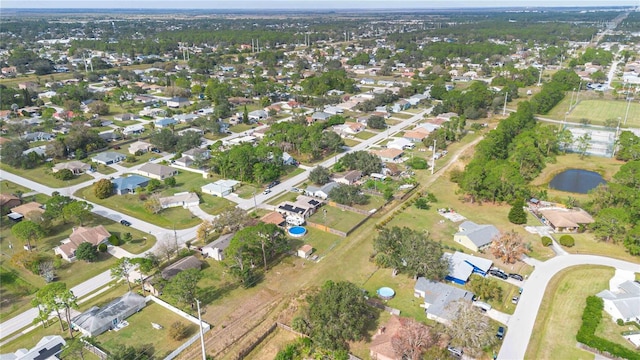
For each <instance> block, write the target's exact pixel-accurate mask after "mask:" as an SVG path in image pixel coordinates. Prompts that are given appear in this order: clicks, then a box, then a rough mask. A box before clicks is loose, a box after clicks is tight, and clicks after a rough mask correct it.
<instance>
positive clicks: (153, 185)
mask: <svg viewBox="0 0 640 360" xmlns="http://www.w3.org/2000/svg"><path fill="white" fill-rule="evenodd" d="M161 186H162V183H161V182H160V180H158V179H151V180H149V184H148V185H147V191H148V192H154V191H155V190H156V189H159V188H160V187H161Z"/></svg>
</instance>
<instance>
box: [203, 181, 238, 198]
mask: <svg viewBox="0 0 640 360" xmlns="http://www.w3.org/2000/svg"><path fill="white" fill-rule="evenodd" d="M238 184H240V182H239V181H237V180H222V179H221V180H217V181H216V182H213V183H210V184H207V185H204V186H202V187H201V188H200V189H201V190H202V192H203V193H205V194H209V195H213V196H219V197H225V196H227V195H229V194H231V193H232V192H233V190H234V188H235V186H236V185H238Z"/></svg>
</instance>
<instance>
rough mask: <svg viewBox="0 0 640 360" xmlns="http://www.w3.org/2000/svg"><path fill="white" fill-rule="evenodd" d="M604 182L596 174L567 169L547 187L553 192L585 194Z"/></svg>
mask: <svg viewBox="0 0 640 360" xmlns="http://www.w3.org/2000/svg"><path fill="white" fill-rule="evenodd" d="M605 183H606V181H604V179H603V178H602V176H600V174H598V173H597V172H593V171H588V170H581V169H569V170H565V171H563V172H561V173H560V174H558V175H556V176H555V177H554V178H553V180H551V182H550V183H549V187H550V188H552V189H555V190H560V191H567V192H572V193H578V194H586V193H588V192H589V191H590V190H591V189H594V188H596V187H597V186H598V185H600V184H605Z"/></svg>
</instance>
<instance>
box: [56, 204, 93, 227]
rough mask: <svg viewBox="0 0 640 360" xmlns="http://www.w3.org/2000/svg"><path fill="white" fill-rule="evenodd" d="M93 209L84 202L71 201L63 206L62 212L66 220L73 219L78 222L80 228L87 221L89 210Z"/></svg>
mask: <svg viewBox="0 0 640 360" xmlns="http://www.w3.org/2000/svg"><path fill="white" fill-rule="evenodd" d="M92 209H93V205H91V204H89V203H88V202H86V201H72V202H70V203H68V204H67V205H65V206H64V208H63V209H62V212H63V214H64V216H65V218H67V219H73V220H74V221H73V222H75V221H77V222H78V224H79V225H80V226H82V224H83V223H84V222H85V220H87V218H88V217H89V216H90V215H91V210H92Z"/></svg>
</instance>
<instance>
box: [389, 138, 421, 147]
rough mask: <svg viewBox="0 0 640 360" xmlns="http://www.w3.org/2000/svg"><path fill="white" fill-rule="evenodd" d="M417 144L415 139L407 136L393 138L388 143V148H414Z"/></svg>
mask: <svg viewBox="0 0 640 360" xmlns="http://www.w3.org/2000/svg"><path fill="white" fill-rule="evenodd" d="M415 146H416V144H415V143H414V142H413V141H411V140H408V139H406V138H393V140H391V141H390V142H388V143H387V148H388V149H397V150H407V149H413V148H414V147H415Z"/></svg>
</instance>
